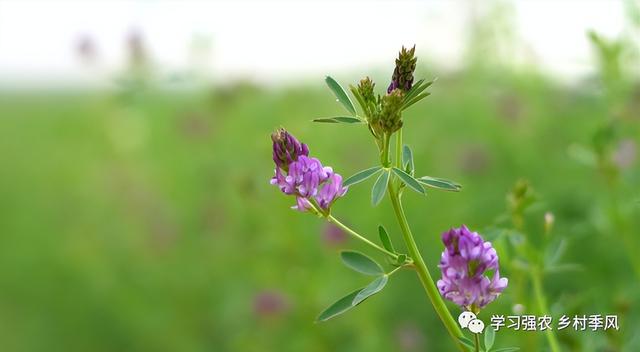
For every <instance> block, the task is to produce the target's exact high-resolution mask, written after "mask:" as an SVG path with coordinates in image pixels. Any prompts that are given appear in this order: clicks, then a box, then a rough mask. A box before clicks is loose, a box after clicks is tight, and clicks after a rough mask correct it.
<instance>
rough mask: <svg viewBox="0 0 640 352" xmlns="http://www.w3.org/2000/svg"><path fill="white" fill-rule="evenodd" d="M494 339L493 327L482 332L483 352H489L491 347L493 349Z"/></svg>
mask: <svg viewBox="0 0 640 352" xmlns="http://www.w3.org/2000/svg"><path fill="white" fill-rule="evenodd" d="M495 339H496V331H495V330H493V327H491V326H488V327H487V328H486V329H485V330H484V350H485V351H487V352H488V351H489V350H490V349H491V347H493V342H494V341H495Z"/></svg>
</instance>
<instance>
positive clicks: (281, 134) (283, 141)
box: [271, 128, 309, 171]
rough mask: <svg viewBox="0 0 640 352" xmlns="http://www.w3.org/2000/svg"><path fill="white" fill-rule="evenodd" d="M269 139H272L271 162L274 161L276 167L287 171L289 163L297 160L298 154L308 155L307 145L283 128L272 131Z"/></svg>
mask: <svg viewBox="0 0 640 352" xmlns="http://www.w3.org/2000/svg"><path fill="white" fill-rule="evenodd" d="M271 140H272V141H273V162H274V163H276V167H278V168H281V169H282V170H284V171H288V170H289V164H291V163H292V162H294V161H296V160H298V157H299V156H301V155H304V156H308V155H309V148H308V147H307V145H306V144H304V143H300V142H299V141H298V140H297V139H296V138H295V137H294V136H292V135H291V134H289V132H287V131H286V130H285V129H284V128H280V129H278V130H277V131H275V132H274V133H272V134H271Z"/></svg>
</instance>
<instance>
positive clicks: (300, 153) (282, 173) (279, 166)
mask: <svg viewBox="0 0 640 352" xmlns="http://www.w3.org/2000/svg"><path fill="white" fill-rule="evenodd" d="M271 139H272V140H273V161H274V162H275V164H276V168H275V176H274V177H273V178H272V179H271V184H273V185H278V187H279V188H280V190H281V191H282V192H283V193H284V194H288V195H295V196H296V205H295V206H294V207H293V208H294V209H297V210H300V211H307V210H308V209H310V208H311V204H316V205H318V206H319V207H320V208H321V209H322V210H325V211H327V210H329V209H330V208H331V205H332V204H333V202H334V201H335V200H336V199H338V198H339V197H342V196H343V195H344V194H345V193H346V192H347V187H343V186H342V176H340V175H339V174H337V173H335V172H333V169H332V168H331V167H328V166H322V164H321V163H320V160H318V159H316V158H311V157H309V148H308V147H307V145H306V144H303V143H300V142H299V141H298V140H297V139H296V138H295V137H293V136H292V135H291V134H289V133H288V132H287V131H285V130H284V129H280V130H278V131H277V132H276V133H274V134H273V135H272V136H271Z"/></svg>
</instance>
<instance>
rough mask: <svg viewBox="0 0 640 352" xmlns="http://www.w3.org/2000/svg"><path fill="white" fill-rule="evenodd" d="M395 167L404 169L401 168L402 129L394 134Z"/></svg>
mask: <svg viewBox="0 0 640 352" xmlns="http://www.w3.org/2000/svg"><path fill="white" fill-rule="evenodd" d="M396 167H397V168H399V169H404V168H403V167H402V128H401V129H399V130H398V132H396Z"/></svg>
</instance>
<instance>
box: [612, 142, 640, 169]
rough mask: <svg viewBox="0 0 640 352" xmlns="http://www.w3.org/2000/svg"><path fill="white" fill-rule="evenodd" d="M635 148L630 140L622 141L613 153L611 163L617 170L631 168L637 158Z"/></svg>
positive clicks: (634, 144)
mask: <svg viewBox="0 0 640 352" xmlns="http://www.w3.org/2000/svg"><path fill="white" fill-rule="evenodd" d="M636 150H637V146H636V143H635V142H634V141H633V140H632V139H624V140H622V141H620V144H618V148H617V149H616V150H615V151H614V153H613V161H614V163H615V164H616V166H618V167H619V168H621V169H623V170H626V169H629V168H630V167H632V166H633V164H634V163H635V161H636V157H637V151H636Z"/></svg>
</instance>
